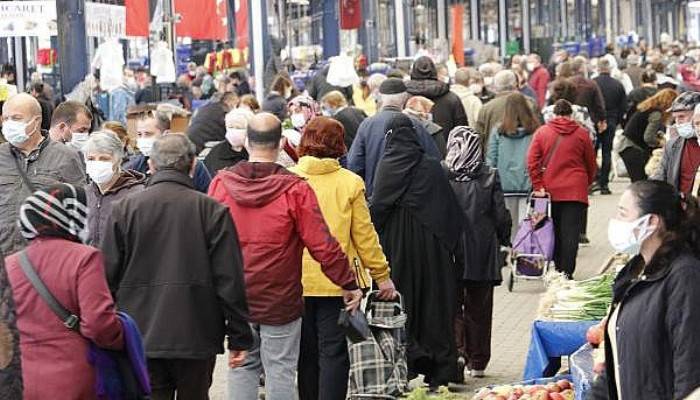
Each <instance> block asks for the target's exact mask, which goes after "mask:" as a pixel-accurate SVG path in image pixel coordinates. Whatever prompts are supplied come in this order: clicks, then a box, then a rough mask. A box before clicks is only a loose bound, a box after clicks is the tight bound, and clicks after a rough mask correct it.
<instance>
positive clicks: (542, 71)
mask: <svg viewBox="0 0 700 400" xmlns="http://www.w3.org/2000/svg"><path fill="white" fill-rule="evenodd" d="M549 79H550V77H549V71H547V68H545V67H544V66H543V65H540V66H539V67H537V68H535V70H534V71H532V75H530V81H529V83H530V86H532V90H534V91H535V94H536V95H537V106H538V107H539V108H540V109H541V108H542V107H544V102H545V99H546V97H547V86H548V85H549Z"/></svg>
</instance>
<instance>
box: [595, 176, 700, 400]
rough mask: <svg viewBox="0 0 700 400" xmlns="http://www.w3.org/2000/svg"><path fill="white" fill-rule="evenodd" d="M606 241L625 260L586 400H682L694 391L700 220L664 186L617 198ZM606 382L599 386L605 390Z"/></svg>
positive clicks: (638, 185)
mask: <svg viewBox="0 0 700 400" xmlns="http://www.w3.org/2000/svg"><path fill="white" fill-rule="evenodd" d="M608 236H609V238H610V243H611V244H612V246H613V247H614V248H615V250H617V251H619V252H624V253H627V254H629V255H631V256H633V258H632V259H631V260H630V261H629V262H628V263H627V265H625V267H624V268H623V269H622V270H621V271H620V272H619V273H618V275H617V277H616V278H615V283H614V284H613V305H612V307H611V311H610V313H609V315H608V318H607V323H606V325H605V365H606V369H605V374H604V375H603V377H604V378H605V379H600V380H598V381H597V382H598V385H596V386H598V387H597V389H598V390H595V391H594V395H593V396H591V397H589V398H592V399H612V400H621V399H652V398H653V399H659V400H665V399H668V400H671V399H686V398H690V397H688V396H689V395H690V394H691V393H692V392H693V391H694V390H695V389H697V388H698V387H699V386H700V361H699V360H700V336H699V335H698V332H700V291H698V289H697V288H698V287H699V286H700V260H699V259H698V257H699V256H700V240H699V238H700V215H699V214H698V209H697V204H696V202H695V199H692V200H691V199H688V200H684V198H683V197H682V196H681V195H680V194H679V193H678V191H677V190H676V189H674V188H673V186H671V185H670V184H668V183H665V182H661V181H639V182H635V183H633V184H632V185H631V186H630V187H629V188H628V189H627V190H626V191H625V193H624V194H623V195H622V197H621V198H620V202H619V205H618V209H617V214H616V216H615V218H613V219H612V220H610V223H609V226H608ZM606 384H607V386H606Z"/></svg>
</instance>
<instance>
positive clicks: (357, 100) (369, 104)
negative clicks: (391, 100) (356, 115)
mask: <svg viewBox="0 0 700 400" xmlns="http://www.w3.org/2000/svg"><path fill="white" fill-rule="evenodd" d="M352 102H353V103H354V105H355V107H357V108H359V109H360V110H362V111H364V112H365V114H367V116H368V117H371V116H373V115H374V114H376V113H377V102H376V101H374V97H373V96H372V95H369V96H367V98H366V99H363V98H362V87H361V86H360V85H355V86H354V87H353V88H352Z"/></svg>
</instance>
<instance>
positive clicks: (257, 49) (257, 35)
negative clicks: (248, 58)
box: [248, 1, 265, 104]
mask: <svg viewBox="0 0 700 400" xmlns="http://www.w3.org/2000/svg"><path fill="white" fill-rule="evenodd" d="M263 3H264V2H263V1H251V2H249V3H248V6H249V7H250V14H251V19H250V20H251V24H250V25H251V31H252V32H253V40H252V41H251V42H249V44H248V46H249V48H250V51H251V52H252V53H253V57H252V59H253V63H252V64H253V75H254V76H255V96H256V97H257V99H258V102H260V104H262V102H263V99H264V97H265V86H264V83H263V75H264V73H265V57H264V56H265V47H264V45H265V42H264V35H263V29H264V27H265V16H264V11H265V10H264V9H263V7H264V5H263Z"/></svg>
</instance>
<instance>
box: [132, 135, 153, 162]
mask: <svg viewBox="0 0 700 400" xmlns="http://www.w3.org/2000/svg"><path fill="white" fill-rule="evenodd" d="M155 142H156V140H155V139H153V138H138V139H136V147H138V148H139V150H141V154H143V155H144V156H146V157H150V156H151V150H153V144H154V143H155Z"/></svg>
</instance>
